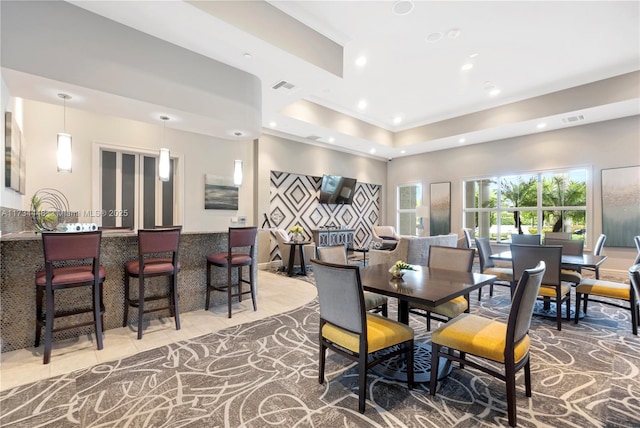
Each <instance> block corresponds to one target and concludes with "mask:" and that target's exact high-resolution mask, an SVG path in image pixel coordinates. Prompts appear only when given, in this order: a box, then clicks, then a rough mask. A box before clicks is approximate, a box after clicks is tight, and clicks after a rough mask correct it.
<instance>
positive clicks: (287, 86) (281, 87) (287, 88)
mask: <svg viewBox="0 0 640 428" xmlns="http://www.w3.org/2000/svg"><path fill="white" fill-rule="evenodd" d="M271 87H272V88H273V89H275V90H276V91H278V92H283V93H285V94H290V93H292V92H294V91H295V90H296V89H297V86H296V85H294V84H293V83H290V82H287V81H286V80H280V81H279V82H277V83H276V84H275V85H273V86H271Z"/></svg>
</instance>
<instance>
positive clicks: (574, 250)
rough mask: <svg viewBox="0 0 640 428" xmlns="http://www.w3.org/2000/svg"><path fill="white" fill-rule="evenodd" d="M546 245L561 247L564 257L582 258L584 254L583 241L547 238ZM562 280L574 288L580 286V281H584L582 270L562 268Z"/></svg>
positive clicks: (545, 239)
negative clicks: (565, 255)
mask: <svg viewBox="0 0 640 428" xmlns="http://www.w3.org/2000/svg"><path fill="white" fill-rule="evenodd" d="M544 245H560V246H561V247H562V254H563V255H564V254H567V255H570V256H582V254H583V252H584V241H582V239H554V238H548V237H545V238H544ZM560 280H561V281H565V282H570V283H571V284H573V285H574V286H576V285H578V284H580V281H582V274H581V273H580V269H567V268H561V269H560Z"/></svg>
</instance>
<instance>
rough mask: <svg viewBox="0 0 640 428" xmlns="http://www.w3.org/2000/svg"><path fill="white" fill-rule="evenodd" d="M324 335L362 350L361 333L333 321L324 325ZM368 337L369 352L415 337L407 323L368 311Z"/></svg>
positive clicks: (348, 347) (341, 343)
mask: <svg viewBox="0 0 640 428" xmlns="http://www.w3.org/2000/svg"><path fill="white" fill-rule="evenodd" d="M322 337H324V338H325V339H327V340H330V341H331V342H333V343H335V344H336V345H339V346H341V347H343V348H346V349H348V350H350V351H352V352H354V353H356V354H357V353H358V352H360V335H358V334H354V333H351V332H349V331H347V330H345V329H343V328H340V327H338V326H335V325H333V324H331V323H326V324H325V325H324V326H323V327H322ZM367 339H368V341H369V349H368V350H367V353H371V352H375V351H379V350H380V349H384V348H388V347H389V346H393V345H397V344H398V343H402V342H406V341H407V340H411V339H413V329H412V328H411V327H409V326H408V325H406V324H401V323H399V322H397V321H393V320H390V319H388V318H385V317H382V316H379V315H377V314H371V313H368V314H367Z"/></svg>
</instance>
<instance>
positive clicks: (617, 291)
mask: <svg viewBox="0 0 640 428" xmlns="http://www.w3.org/2000/svg"><path fill="white" fill-rule="evenodd" d="M576 293H582V294H592V295H594V296H600V297H611V298H614V299H622V300H629V299H630V298H631V288H630V285H629V284H622V283H620V282H612V281H602V280H601V279H583V280H582V282H581V283H580V284H579V285H578V286H577V287H576Z"/></svg>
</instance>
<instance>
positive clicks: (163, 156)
mask: <svg viewBox="0 0 640 428" xmlns="http://www.w3.org/2000/svg"><path fill="white" fill-rule="evenodd" d="M160 120H162V121H163V125H162V143H163V145H164V143H166V140H167V136H166V135H167V130H166V125H167V120H169V118H168V117H167V116H160ZM169 157H170V156H169V149H164V148H162V149H160V159H159V161H158V178H159V179H160V181H169V178H170V175H171V162H170V160H169Z"/></svg>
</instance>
